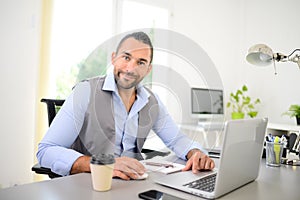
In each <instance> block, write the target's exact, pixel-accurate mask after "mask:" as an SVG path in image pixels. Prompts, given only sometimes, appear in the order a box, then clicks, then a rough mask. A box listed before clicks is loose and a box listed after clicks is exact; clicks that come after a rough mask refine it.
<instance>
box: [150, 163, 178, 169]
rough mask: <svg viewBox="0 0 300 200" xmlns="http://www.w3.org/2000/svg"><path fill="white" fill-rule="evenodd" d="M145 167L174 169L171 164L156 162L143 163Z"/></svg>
mask: <svg viewBox="0 0 300 200" xmlns="http://www.w3.org/2000/svg"><path fill="white" fill-rule="evenodd" d="M145 164H146V165H151V166H157V167H166V168H168V167H174V165H172V164H167V163H157V162H145Z"/></svg>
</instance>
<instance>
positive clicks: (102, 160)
mask: <svg viewBox="0 0 300 200" xmlns="http://www.w3.org/2000/svg"><path fill="white" fill-rule="evenodd" d="M91 163H92V164H98V165H109V164H113V163H115V157H114V155H112V154H99V155H93V156H92V157H91Z"/></svg>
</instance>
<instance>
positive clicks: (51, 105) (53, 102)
mask: <svg viewBox="0 0 300 200" xmlns="http://www.w3.org/2000/svg"><path fill="white" fill-rule="evenodd" d="M41 102H43V103H46V105H47V113H48V123H49V126H50V125H51V123H52V121H53V119H54V117H55V115H56V113H57V112H58V110H59V109H60V107H61V106H62V105H63V103H64V102H65V100H63V99H41ZM142 153H144V154H145V156H146V159H150V158H153V157H155V156H167V155H169V154H170V153H171V152H169V151H168V152H161V151H156V150H152V149H142ZM31 170H32V171H34V172H35V173H37V174H45V175H48V176H49V177H50V178H57V177H61V175H58V174H56V173H54V172H52V171H51V169H49V168H45V167H41V166H40V165H39V164H35V165H34V166H33V167H32V168H31Z"/></svg>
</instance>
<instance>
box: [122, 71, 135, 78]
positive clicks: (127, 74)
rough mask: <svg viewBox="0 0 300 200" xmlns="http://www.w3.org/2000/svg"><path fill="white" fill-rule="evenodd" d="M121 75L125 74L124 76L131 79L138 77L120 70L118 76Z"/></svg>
mask: <svg viewBox="0 0 300 200" xmlns="http://www.w3.org/2000/svg"><path fill="white" fill-rule="evenodd" d="M121 73H122V74H125V75H126V76H130V77H133V78H137V77H138V76H137V75H135V74H134V73H133V72H128V71H123V70H120V71H119V75H120V74H121Z"/></svg>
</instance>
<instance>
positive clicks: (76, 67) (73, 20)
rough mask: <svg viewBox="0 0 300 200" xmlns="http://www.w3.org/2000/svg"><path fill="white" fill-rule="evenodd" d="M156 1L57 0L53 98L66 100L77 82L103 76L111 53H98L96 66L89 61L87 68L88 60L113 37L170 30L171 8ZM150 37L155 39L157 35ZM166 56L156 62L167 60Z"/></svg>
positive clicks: (53, 24) (52, 63) (53, 57)
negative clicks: (95, 50) (127, 33)
mask: <svg viewBox="0 0 300 200" xmlns="http://www.w3.org/2000/svg"><path fill="white" fill-rule="evenodd" d="M143 2H145V3H143ZM153 2H156V1H153ZM153 2H152V1H150V2H149V1H147V3H146V1H141V3H140V1H139V2H138V1H133V0H118V1H99V0H85V1H74V0H54V6H53V17H52V32H51V50H50V52H51V55H50V85H51V88H50V96H53V97H55V98H63V99H64V98H66V97H67V96H68V94H69V93H70V92H71V89H72V87H73V86H74V85H75V84H76V83H77V82H78V81H80V80H83V79H86V78H89V77H93V76H96V75H101V74H104V73H105V72H106V70H105V69H106V66H107V64H108V62H109V59H108V58H110V55H111V52H104V51H103V52H99V57H97V61H95V63H97V64H93V62H94V61H89V62H90V63H89V65H88V66H86V65H85V59H86V58H87V57H88V56H89V54H90V53H92V52H93V51H94V49H96V47H97V46H98V45H100V44H102V43H103V42H104V41H106V40H107V39H109V38H110V37H111V36H112V35H115V34H117V33H120V32H125V31H129V30H133V29H139V28H167V27H168V16H169V14H168V13H169V11H168V9H166V8H163V7H158V6H155V5H153ZM157 2H158V1H157ZM149 3H151V4H149ZM150 36H151V37H152V39H154V37H155V33H151V35H150ZM164 57H165V56H155V59H158V58H159V59H160V60H166V58H164ZM159 62H163V61H159ZM164 62H165V61H164ZM151 77H152V75H150V76H148V77H147V79H148V80H149V79H150V80H151Z"/></svg>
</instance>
